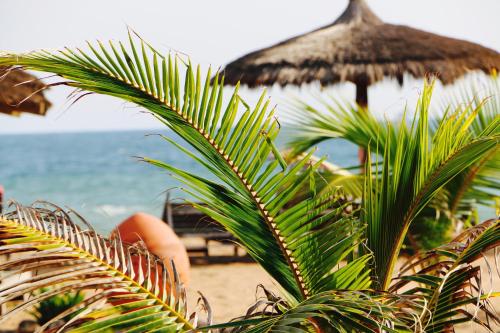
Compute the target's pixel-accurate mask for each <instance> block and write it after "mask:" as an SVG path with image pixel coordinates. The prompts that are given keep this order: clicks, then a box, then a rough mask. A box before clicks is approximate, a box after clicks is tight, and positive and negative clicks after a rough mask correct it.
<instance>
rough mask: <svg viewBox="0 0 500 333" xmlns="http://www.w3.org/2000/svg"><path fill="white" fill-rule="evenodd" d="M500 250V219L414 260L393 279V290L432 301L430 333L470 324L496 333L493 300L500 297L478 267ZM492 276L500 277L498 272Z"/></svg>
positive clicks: (427, 315)
mask: <svg viewBox="0 0 500 333" xmlns="http://www.w3.org/2000/svg"><path fill="white" fill-rule="evenodd" d="M499 245H500V221H499V220H498V219H497V220H490V221H486V222H484V223H482V224H479V225H477V226H475V227H472V228H469V229H467V230H466V231H464V232H463V233H462V234H460V235H459V236H458V237H456V238H455V239H454V240H453V241H452V242H451V243H449V244H446V245H443V246H441V247H439V248H437V249H435V250H432V251H428V252H426V253H424V254H419V255H416V256H414V257H413V258H412V259H411V260H409V261H408V263H407V264H406V265H405V266H403V267H402V269H401V272H400V274H399V275H398V277H397V278H396V279H394V280H393V284H392V286H391V288H390V291H391V292H397V293H402V294H403V295H405V294H406V295H420V296H421V297H422V299H424V300H425V301H426V302H425V303H426V304H425V307H426V308H427V312H426V313H424V314H423V316H422V318H423V319H422V320H423V321H424V325H425V326H426V328H425V332H443V331H445V330H448V329H450V328H452V327H453V326H454V325H456V324H460V323H462V322H469V321H474V322H476V323H477V324H479V325H481V326H483V327H485V328H487V329H488V330H489V331H491V332H493V329H492V324H496V325H499V324H500V317H499V316H498V314H497V313H495V309H493V308H492V307H491V304H489V302H488V300H489V299H490V298H491V297H498V296H500V293H499V291H498V290H485V288H484V280H485V279H486V278H487V277H485V276H484V272H481V270H480V268H479V267H478V266H477V265H475V262H476V261H477V260H478V259H480V258H481V257H483V256H484V255H485V253H486V252H487V251H488V250H489V249H493V248H496V247H498V246H499ZM489 274H495V272H494V270H493V269H492V270H491V271H490V272H489ZM496 274H499V273H498V271H497V272H496ZM493 287H495V286H493ZM467 306H469V309H467ZM470 307H472V311H471V309H470ZM481 312H482V314H483V316H482V317H483V318H481V316H480V313H481Z"/></svg>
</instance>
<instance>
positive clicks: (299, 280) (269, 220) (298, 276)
mask: <svg viewBox="0 0 500 333" xmlns="http://www.w3.org/2000/svg"><path fill="white" fill-rule="evenodd" d="M67 50H68V49H67ZM79 51H80V50H79ZM80 52H81V53H82V54H84V52H83V51H80ZM153 52H154V54H157V53H156V51H154V50H153ZM63 54H64V55H65V56H67V57H68V58H69V59H70V61H74V62H76V63H77V64H78V65H79V66H83V67H84V68H85V69H86V70H89V71H92V72H95V73H98V74H100V75H104V76H106V77H108V76H110V77H112V78H113V79H115V80H117V81H120V82H121V83H123V84H126V85H128V86H130V87H133V88H134V89H137V90H139V91H140V92H141V93H143V94H145V95H147V96H148V97H150V98H151V99H153V100H154V101H155V102H159V103H160V104H161V105H162V106H164V107H165V108H166V109H167V110H170V111H172V112H174V113H175V114H176V115H177V116H179V117H181V118H182V119H183V120H184V121H185V122H186V123H187V124H188V125H189V126H191V127H192V128H194V129H195V130H196V131H197V132H198V133H199V134H200V135H201V137H203V139H205V140H206V141H207V142H208V143H209V144H210V146H212V147H213V149H214V150H215V151H216V152H217V154H218V155H219V157H220V158H221V159H222V160H224V161H225V163H226V164H227V165H228V167H229V168H230V169H231V171H232V172H233V173H234V175H235V176H236V177H237V178H238V180H239V181H240V182H241V184H242V185H243V188H244V190H245V192H246V194H247V195H248V196H249V198H251V200H252V201H253V202H254V204H255V206H256V207H257V209H258V210H259V212H260V214H261V216H262V217H263V219H264V221H265V223H266V225H267V227H268V229H269V230H270V231H271V233H272V235H273V238H274V239H275V241H276V243H277V244H278V246H279V248H280V251H281V253H282V256H283V258H284V259H285V260H286V263H287V265H288V267H289V269H290V271H291V272H292V274H293V277H294V279H295V282H296V284H297V287H298V289H299V291H300V293H301V295H302V297H304V298H307V296H308V295H309V291H308V290H307V286H306V284H305V283H304V277H303V275H302V273H301V271H300V268H299V265H298V264H297V262H296V259H295V258H294V257H293V254H292V251H290V250H289V249H288V247H287V244H286V243H285V241H284V239H283V237H281V236H280V230H279V228H278V227H277V224H276V223H274V217H273V216H271V215H270V212H269V211H268V210H267V209H266V206H265V203H263V202H262V199H261V198H260V196H259V195H258V192H257V190H256V189H254V188H253V186H252V184H250V182H249V181H248V180H247V179H246V175H245V174H243V172H241V171H240V170H239V169H238V166H237V165H236V163H235V162H234V161H233V160H231V158H230V156H229V154H228V153H226V152H225V151H224V149H223V148H222V147H219V145H218V144H217V141H216V138H215V139H214V138H213V137H212V136H211V134H210V133H208V132H207V131H205V129H204V128H202V127H201V126H199V125H198V124H197V123H196V122H195V121H194V119H193V118H192V117H188V116H187V115H185V114H184V113H183V112H182V110H180V109H179V108H178V107H177V105H176V104H178V103H177V102H180V101H178V100H177V99H178V97H176V96H174V98H173V99H172V98H170V101H169V100H167V96H165V95H164V94H160V95H163V96H158V95H157V93H156V92H155V87H150V89H148V88H147V87H145V84H144V83H145V82H142V83H143V84H144V86H141V85H139V84H137V83H134V82H131V81H130V80H129V79H128V78H125V77H121V76H119V75H116V74H115V73H114V72H112V71H111V70H104V69H101V70H99V69H98V68H99V67H97V65H98V64H95V66H96V67H97V68H94V67H90V66H88V65H87V64H85V63H84V62H83V61H78V60H76V59H75V58H74V57H76V55H75V54H74V53H72V54H73V55H74V57H71V56H68V54H66V53H63ZM52 56H53V55H52ZM160 57H162V58H163V56H161V55H160ZM55 59H56V60H57V61H61V64H62V65H64V64H65V63H67V60H64V59H61V58H59V57H57V56H56V57H55ZM101 61H102V60H101ZM103 62H104V61H103ZM62 76H63V77H66V78H68V79H70V80H71V76H70V75H62ZM141 79H142V78H141ZM141 81H144V80H141ZM145 81H146V82H147V80H145ZM75 83H76V85H80V83H79V82H75ZM68 84H69V85H72V82H68ZM87 88H88V89H89V90H91V87H90V86H88V87H87ZM174 99H175V101H174Z"/></svg>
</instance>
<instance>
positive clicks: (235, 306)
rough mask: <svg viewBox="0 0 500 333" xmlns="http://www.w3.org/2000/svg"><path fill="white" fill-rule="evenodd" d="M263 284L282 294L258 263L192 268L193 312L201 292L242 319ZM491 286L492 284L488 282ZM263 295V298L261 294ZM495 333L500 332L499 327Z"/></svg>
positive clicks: (219, 316) (224, 316)
mask: <svg viewBox="0 0 500 333" xmlns="http://www.w3.org/2000/svg"><path fill="white" fill-rule="evenodd" d="M210 251H211V253H214V254H221V253H232V247H231V246H227V245H226V246H224V245H216V244H215V243H214V244H213V246H212V245H211V247H210ZM488 258H489V259H490V262H491V263H493V267H492V269H494V270H495V267H494V261H493V259H494V257H493V253H489V255H488ZM481 267H482V269H483V272H484V273H487V271H488V267H487V265H486V264H485V263H484V262H483V263H482V264H481ZM494 275H495V280H494V281H493V285H494V286H495V289H496V290H499V289H500V278H499V277H498V274H496V272H494ZM259 284H263V285H264V286H265V287H266V288H268V289H270V290H271V291H273V292H276V293H278V291H279V288H278V287H277V286H276V284H275V283H274V282H273V280H272V279H271V277H270V276H269V275H268V274H267V273H266V272H265V271H264V270H263V269H262V268H261V267H260V266H259V265H257V264H254V263H231V264H211V265H197V266H193V267H192V269H191V281H190V283H189V286H188V291H187V297H188V305H189V311H190V312H191V311H193V310H194V308H195V307H196V303H197V300H198V298H199V295H198V291H200V292H202V293H203V295H204V296H205V297H206V298H207V299H208V301H209V303H210V306H211V309H212V312H213V318H214V322H216V323H220V322H224V321H227V320H229V319H232V318H234V317H236V316H240V315H242V314H244V313H245V312H246V310H247V309H248V307H249V306H251V305H252V304H253V303H254V302H255V300H256V287H257V285H259ZM486 284H487V286H486V287H489V286H490V284H489V283H486ZM259 295H262V293H260V294H259ZM493 303H494V306H495V309H496V310H497V312H498V311H499V310H500V299H499V298H497V299H494V300H493ZM26 318H29V315H27V314H22V315H19V316H16V317H15V318H12V319H11V320H9V321H8V322H7V323H4V324H3V325H2V327H1V328H0V330H9V329H10V330H13V329H15V328H17V324H18V323H19V322H20V321H21V320H22V319H26ZM457 332H463V333H466V332H467V333H468V332H471V333H472V332H486V330H481V329H478V328H477V325H476V326H464V327H461V328H460V329H459V330H457ZM495 332H500V327H497V328H496V330H495Z"/></svg>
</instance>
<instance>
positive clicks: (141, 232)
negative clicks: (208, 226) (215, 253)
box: [111, 213, 190, 285]
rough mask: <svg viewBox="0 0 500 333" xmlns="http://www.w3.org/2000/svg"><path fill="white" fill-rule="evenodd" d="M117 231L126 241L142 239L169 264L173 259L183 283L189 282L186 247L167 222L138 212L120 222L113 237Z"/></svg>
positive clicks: (131, 241)
mask: <svg viewBox="0 0 500 333" xmlns="http://www.w3.org/2000/svg"><path fill="white" fill-rule="evenodd" d="M116 232H119V233H120V237H121V239H122V241H124V242H125V243H130V244H133V243H136V242H139V241H141V240H142V241H143V242H144V244H145V246H146V248H147V249H148V250H149V251H150V252H151V253H153V254H155V255H156V256H158V257H159V258H161V259H162V260H163V262H164V263H165V264H166V265H167V266H169V263H170V260H173V261H174V263H175V268H176V269H177V272H178V273H179V277H180V280H181V281H182V283H183V284H184V285H187V284H188V283H189V277H190V272H189V269H190V265H189V257H188V254H187V251H186V247H185V246H184V244H182V242H181V240H180V239H179V237H178V236H177V235H176V234H175V232H174V231H173V230H172V228H170V227H169V226H168V225H167V224H166V223H165V222H163V221H162V220H160V219H159V218H157V217H155V216H153V215H149V214H146V213H136V214H134V215H132V216H130V217H129V218H127V219H126V220H124V221H123V222H122V223H120V224H119V225H118V226H117V228H116V229H115V230H114V231H113V232H112V234H111V238H113V237H115V236H116V235H115V233H116Z"/></svg>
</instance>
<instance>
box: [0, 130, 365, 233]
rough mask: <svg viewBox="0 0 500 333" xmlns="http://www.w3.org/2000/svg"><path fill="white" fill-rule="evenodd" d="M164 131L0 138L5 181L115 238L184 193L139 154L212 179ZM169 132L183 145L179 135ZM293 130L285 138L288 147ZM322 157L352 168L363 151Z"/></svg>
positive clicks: (334, 149)
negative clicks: (129, 222)
mask: <svg viewBox="0 0 500 333" xmlns="http://www.w3.org/2000/svg"><path fill="white" fill-rule="evenodd" d="M160 132H161V131H160V130H149V131H126V132H87V133H58V134H23V135H1V136H0V156H1V157H0V184H1V185H3V187H4V189H5V198H6V199H15V200H16V201H18V202H20V203H22V204H25V205H28V204H31V203H32V202H34V201H36V200H46V201H49V202H52V203H55V204H57V205H59V206H61V207H71V208H72V209H74V210H75V211H77V212H78V213H80V214H81V215H82V216H83V217H85V219H86V220H88V221H89V222H90V223H91V224H92V225H94V227H95V228H96V229H97V231H99V232H101V233H108V232H109V231H111V230H112V229H113V227H114V226H116V225H117V224H118V223H120V221H122V220H124V219H125V218H127V217H128V216H130V215H131V214H133V213H134V212H138V211H144V212H147V213H150V214H153V215H155V216H158V217H160V216H161V214H162V210H163V205H164V202H165V198H166V191H167V190H171V197H172V198H174V199H180V198H182V197H185V194H184V193H183V192H182V191H180V190H179V189H177V188H176V187H178V186H179V185H180V184H179V183H178V182H177V181H175V180H174V179H173V178H172V177H171V176H170V175H169V174H167V172H165V171H163V170H161V169H159V168H157V167H155V166H152V165H149V164H147V163H144V162H140V161H138V159H137V158H136V157H137V156H141V157H150V158H155V159H159V160H162V161H165V162H167V163H170V164H172V165H174V166H176V167H178V168H182V169H185V170H188V171H193V172H196V173H198V174H200V175H203V176H207V177H209V174H208V173H207V172H206V170H205V169H204V168H203V167H201V166H200V165H198V164H197V163H196V162H194V161H193V160H191V159H189V158H188V157H186V156H185V155H184V154H183V153H182V152H180V151H179V150H177V148H175V147H173V146H172V145H171V144H170V143H168V142H166V141H164V140H163V139H161V138H160V137H159V136H156V135H149V136H148V134H157V133H160ZM162 134H165V135H169V136H171V137H174V138H175V139H176V140H177V141H179V142H181V141H182V140H181V139H180V138H178V137H175V136H174V135H173V134H172V133H169V132H163V133H162ZM286 135H287V131H286V130H284V131H282V132H281V133H280V137H279V138H278V144H279V145H281V146H283V142H284V141H285V140H286ZM318 154H320V155H325V154H327V155H328V156H329V161H331V162H333V163H335V164H337V165H340V166H350V165H353V164H355V163H356V161H357V147H355V146H354V145H352V144H351V143H349V142H346V141H330V142H328V143H324V144H321V145H320V146H319V150H318Z"/></svg>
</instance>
